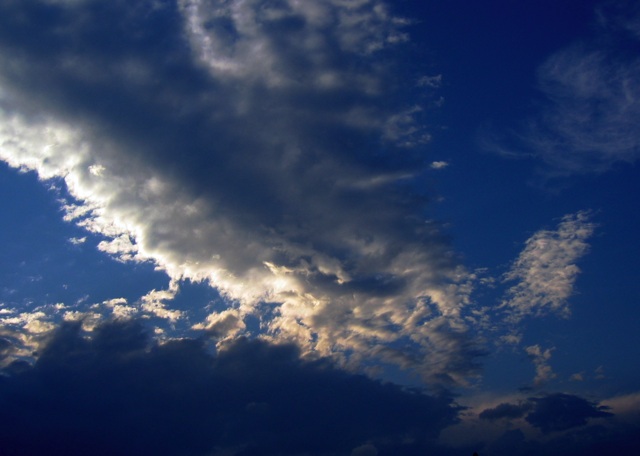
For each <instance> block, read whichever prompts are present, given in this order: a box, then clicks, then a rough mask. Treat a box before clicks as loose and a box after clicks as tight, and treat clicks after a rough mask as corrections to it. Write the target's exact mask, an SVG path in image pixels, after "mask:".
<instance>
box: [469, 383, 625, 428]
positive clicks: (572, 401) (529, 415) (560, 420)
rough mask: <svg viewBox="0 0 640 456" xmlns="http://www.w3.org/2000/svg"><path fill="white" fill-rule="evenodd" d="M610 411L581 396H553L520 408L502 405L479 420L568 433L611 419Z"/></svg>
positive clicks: (533, 398) (537, 399)
mask: <svg viewBox="0 0 640 456" xmlns="http://www.w3.org/2000/svg"><path fill="white" fill-rule="evenodd" d="M607 410H608V407H605V406H599V405H598V404H597V403H595V402H590V401H588V400H586V399H584V398H582V397H580V396H575V395H571V394H564V393H554V394H549V395H546V396H543V397H531V398H529V399H528V400H527V401H525V402H520V403H518V404H509V403H502V404H500V405H498V406H497V407H494V408H489V409H485V410H483V411H482V412H481V413H480V414H479V415H478V416H479V418H480V419H483V420H498V419H503V418H506V419H516V418H522V417H525V415H526V417H525V420H526V421H527V422H528V423H529V424H531V425H532V426H535V427H537V428H539V429H540V430H542V432H545V433H547V432H552V431H565V430H567V429H571V428H574V427H578V426H583V425H585V424H587V421H588V420H589V418H606V417H612V416H613V414H612V413H609V412H608V411H607Z"/></svg>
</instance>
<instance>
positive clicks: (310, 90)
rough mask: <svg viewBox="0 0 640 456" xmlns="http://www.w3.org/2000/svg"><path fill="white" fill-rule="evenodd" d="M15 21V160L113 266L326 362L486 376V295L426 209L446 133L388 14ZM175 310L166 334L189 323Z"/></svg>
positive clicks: (164, 5) (179, 13) (55, 6)
mask: <svg viewBox="0 0 640 456" xmlns="http://www.w3.org/2000/svg"><path fill="white" fill-rule="evenodd" d="M0 18H1V19H0V30H2V31H1V32H0V87H1V90H0V93H1V94H2V96H1V100H0V108H1V111H0V115H1V117H2V121H1V122H0V142H1V143H2V148H0V156H1V157H2V159H3V160H5V161H6V162H7V163H9V164H10V165H11V166H13V167H16V168H21V169H23V170H33V171H35V172H37V173H38V175H39V177H40V178H41V179H55V180H58V181H63V182H64V184H65V186H66V189H67V190H68V195H67V200H68V201H67V204H66V205H65V210H66V211H67V213H66V219H67V220H69V221H74V222H75V223H77V224H78V225H79V226H81V227H83V228H85V229H86V230H88V231H89V232H92V233H94V234H96V235H99V236H102V237H103V238H104V240H103V242H101V243H100V244H99V249H100V250H102V251H103V252H105V253H107V254H109V255H111V256H113V257H114V258H117V259H119V260H121V261H136V262H146V261H150V262H153V263H154V264H155V265H156V266H157V267H158V268H160V269H163V270H164V271H166V272H167V274H168V275H169V277H170V279H171V283H172V284H173V285H171V286H172V287H175V286H177V287H179V283H180V281H181V280H193V281H204V282H206V283H209V284H211V285H212V286H214V287H216V288H217V289H218V290H219V291H220V292H221V293H222V294H223V296H224V297H225V298H226V299H227V302H228V305H229V307H230V310H232V311H233V315H236V317H234V318H238V319H240V320H241V319H244V318H247V317H248V316H252V317H256V318H258V319H259V321H260V322H261V328H262V331H263V332H265V333H267V334H268V335H269V337H272V338H274V339H277V340H290V341H294V342H296V343H297V344H298V345H299V346H301V347H303V349H304V350H306V351H315V352H317V353H319V354H321V355H328V354H332V353H333V354H335V355H336V356H338V358H340V359H343V360H344V361H345V362H348V361H349V358H350V356H351V353H358V354H359V355H360V356H361V357H362V358H363V359H365V358H367V357H371V356H374V357H375V356H383V359H384V360H387V361H392V362H397V361H400V360H401V362H402V365H403V366H406V367H410V368H414V369H417V370H418V371H420V373H421V374H422V375H423V377H424V378H425V379H428V380H430V381H440V380H437V379H442V378H448V379H458V380H457V381H465V379H468V378H469V376H473V375H475V374H476V373H477V364H476V362H475V358H476V357H477V355H478V353H479V351H478V350H477V348H475V347H474V346H473V342H472V340H471V338H470V336H469V331H468V328H467V327H466V325H465V324H464V323H463V322H464V320H463V319H462V318H461V315H462V314H463V313H464V312H465V309H466V307H467V306H468V305H469V303H470V301H469V287H468V286H467V285H468V274H467V273H466V272H465V271H464V270H463V269H461V268H460V267H459V266H458V265H457V261H456V258H455V255H453V254H452V252H451V249H450V247H449V244H448V242H447V241H446V239H445V237H444V236H443V235H442V234H441V230H440V228H439V226H438V224H436V223H433V222H430V221H428V220H425V219H424V208H425V204H426V203H427V201H426V200H425V199H424V198H423V197H422V196H420V195H416V194H415V193H414V192H413V191H412V190H411V185H410V184H411V182H412V179H413V178H414V176H418V175H419V174H420V172H421V171H423V170H424V168H425V167H426V166H428V165H427V164H426V163H427V162H426V161H425V160H424V157H423V156H422V153H421V151H420V148H418V147H416V146H418V145H420V144H422V143H424V141H426V140H427V138H428V133H427V132H425V131H424V129H423V128H422V126H421V125H420V124H419V123H418V122H417V120H416V116H417V114H418V113H419V112H420V110H421V109H422V107H420V106H415V105H413V101H411V102H409V101H410V100H411V98H410V97H408V96H407V93H406V92H405V91H404V90H406V88H405V86H404V85H403V84H398V82H397V78H396V76H395V73H394V71H395V67H394V65H395V63H396V62H395V61H394V55H393V53H391V52H390V49H392V48H394V46H397V45H398V44H399V43H402V42H403V41H404V40H406V39H407V37H406V35H405V34H404V33H403V32H402V25H403V24H404V23H405V22H406V21H404V20H402V19H400V18H397V17H395V16H394V15H393V14H392V13H391V12H390V9H389V8H388V7H387V6H386V5H385V4H384V3H383V2H380V1H377V0H363V1H360V2H355V3H353V2H343V1H339V0H334V1H327V2H298V1H293V0H286V1H285V0H283V1H280V2H261V1H256V0H250V1H229V2H218V1H205V0H182V1H179V2H169V1H160V2H158V1H143V2H137V3H136V4H135V5H133V4H131V3H130V2H125V1H112V2H109V3H108V4H103V3H100V2H92V1H85V2H44V1H34V2H29V3H28V4H27V3H24V2H4V3H3V4H2V6H1V7H0ZM434 81H435V80H434ZM176 292H177V291H176V290H173V291H171V293H174V294H173V296H175V293H176ZM154 296H155V295H153V293H152V294H150V295H148V299H146V300H143V301H144V303H143V304H144V306H145V309H146V310H147V311H148V312H152V313H155V314H157V315H159V316H162V317H166V318H169V319H171V320H172V321H176V320H178V319H180V318H182V317H184V315H183V314H181V313H179V312H175V311H170V310H169V309H166V308H165V307H164V305H163V302H164V301H163V299H165V298H164V297H160V298H158V299H156V297H157V296H156V297H154ZM227 310H229V309H223V310H222V311H220V312H225V311H227ZM217 314H219V312H217ZM223 315H231V314H228V313H227V314H219V315H212V316H211V317H210V318H209V319H208V320H207V321H208V323H207V322H201V327H202V328H206V327H209V326H211V325H214V324H215V325H217V326H216V328H218V327H220V328H221V327H222V326H225V327H227V326H229V324H230V323H231V320H229V319H227V320H225V321H226V323H225V324H224V325H223V324H222V323H221V322H222V321H223V320H222V316H223ZM207 325H209V326H207ZM233 328H236V329H238V331H237V332H236V334H242V333H243V331H244V329H243V326H242V324H240V323H237V324H234V325H233ZM209 329H211V328H209ZM219 330H221V329H216V330H215V331H219ZM233 331H235V329H234V330H233ZM393 344H395V347H398V346H403V347H404V348H403V349H402V350H401V353H399V354H398V353H397V352H398V350H397V349H395V352H394V354H393V355H391V354H390V353H392V351H393V350H390V349H389V346H390V345H393ZM441 344H445V345H444V346H442V345H441ZM395 347H394V348H395ZM441 368H442V369H444V368H446V369H454V368H455V369H457V371H451V370H447V371H444V370H441Z"/></svg>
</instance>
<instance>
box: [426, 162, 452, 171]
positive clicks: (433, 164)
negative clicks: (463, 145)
mask: <svg viewBox="0 0 640 456" xmlns="http://www.w3.org/2000/svg"><path fill="white" fill-rule="evenodd" d="M430 166H431V169H444V168H446V167H447V166H449V163H448V162H446V161H434V162H431V165H430Z"/></svg>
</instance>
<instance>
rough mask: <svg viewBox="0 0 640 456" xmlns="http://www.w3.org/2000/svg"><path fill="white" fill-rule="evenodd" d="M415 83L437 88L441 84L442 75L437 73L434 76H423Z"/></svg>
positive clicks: (419, 85)
mask: <svg viewBox="0 0 640 456" xmlns="http://www.w3.org/2000/svg"><path fill="white" fill-rule="evenodd" d="M416 85H417V86H418V87H429V88H432V89H438V88H440V86H441V85H442V75H441V74H437V75H435V76H423V77H421V78H420V79H418V82H417V84H416Z"/></svg>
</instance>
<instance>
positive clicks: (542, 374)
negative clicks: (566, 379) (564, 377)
mask: <svg viewBox="0 0 640 456" xmlns="http://www.w3.org/2000/svg"><path fill="white" fill-rule="evenodd" d="M553 350H555V347H552V348H547V349H546V350H543V349H542V348H540V345H531V346H529V347H525V352H526V353H527V355H528V356H529V358H531V361H533V365H534V366H535V367H536V376H535V378H534V379H533V384H534V385H535V386H540V385H542V384H543V383H545V382H547V381H549V380H551V379H553V378H556V374H555V373H554V372H553V369H551V366H550V365H549V360H550V359H551V353H552V352H553Z"/></svg>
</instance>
